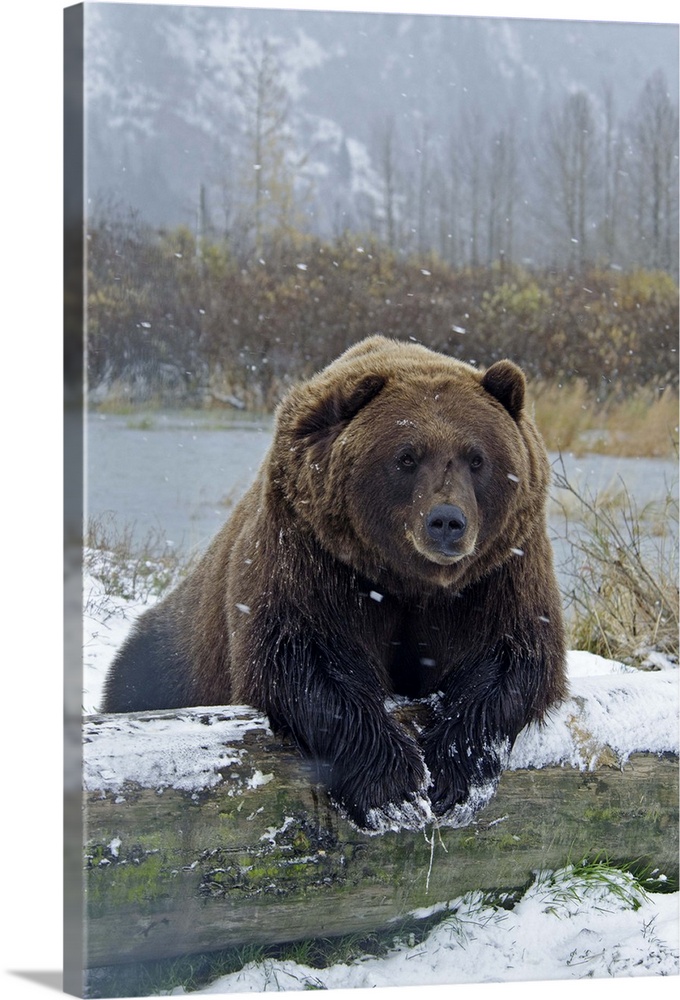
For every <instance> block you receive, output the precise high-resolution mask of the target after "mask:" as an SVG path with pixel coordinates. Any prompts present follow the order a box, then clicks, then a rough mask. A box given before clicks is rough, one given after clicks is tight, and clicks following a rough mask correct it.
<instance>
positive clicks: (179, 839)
mask: <svg viewBox="0 0 680 1000" xmlns="http://www.w3.org/2000/svg"><path fill="white" fill-rule="evenodd" d="M652 676H654V675H638V676H637V677H633V678H628V676H627V675H626V676H622V677H621V679H620V681H618V680H617V681H616V682H613V681H612V680H611V678H608V687H607V692H608V694H607V697H609V698H614V702H615V703H616V694H617V692H618V694H619V695H622V692H623V695H622V696H623V697H624V701H625V703H626V715H627V718H630V719H633V718H636V719H639V718H640V716H641V714H644V712H647V714H651V715H653V717H654V718H653V726H656V731H657V732H658V731H659V729H661V730H663V729H664V727H666V728H667V727H668V725H670V720H672V718H673V716H674V714H675V718H677V685H676V684H675V680H674V678H673V677H670V678H669V677H668V676H666V677H665V684H666V686H665V689H664V691H663V692H661V695H660V697H661V699H662V700H663V704H664V708H663V713H665V715H664V719H662V720H661V725H660V724H659V708H658V704H659V703H658V702H657V701H655V700H654V699H651V701H650V698H649V689H650V687H651V683H652V682H650V681H649V678H650V677H652ZM656 676H657V678H658V677H659V675H656ZM645 678H647V680H646V681H645ZM594 680H595V679H594ZM597 680H599V678H598V679H597ZM658 683H659V682H658V680H657V682H656V684H657V687H658ZM612 685H613V687H612ZM617 685H618V687H617ZM612 691H613V693H612ZM600 695H601V697H600ZM604 697H605V691H604V689H603V691H602V692H600V694H598V691H597V690H590V691H589V692H586V694H583V693H582V692H581V693H578V692H577V693H576V694H573V695H572V697H571V698H570V699H569V701H568V702H567V703H565V705H564V706H563V707H562V708H561V709H560V712H559V713H558V715H557V716H556V717H555V718H554V719H553V720H551V721H550V722H549V724H548V726H547V727H546V728H545V729H544V730H543V731H542V732H539V731H535V732H533V733H528V734H527V735H526V737H524V734H523V737H521V738H520V740H519V741H518V744H517V746H516V750H515V751H514V752H513V759H512V760H511V769H510V770H508V771H506V772H505V773H504V775H503V777H502V779H501V783H500V786H499V789H498V793H497V795H496V796H495V798H494V799H493V800H492V801H491V802H490V803H489V805H488V806H486V807H485V809H484V810H482V812H480V813H479V814H478V816H477V818H476V820H475V821H474V822H473V823H472V824H471V825H469V826H467V827H464V828H459V829H450V828H443V829H435V828H432V827H431V828H429V829H428V830H427V831H425V832H420V833H410V832H405V831H399V832H388V833H385V834H381V835H379V836H370V835H366V834H363V833H359V832H358V831H357V830H356V829H354V828H353V827H352V826H351V825H350V824H349V823H348V822H346V821H345V820H344V819H343V818H342V817H341V816H340V815H339V814H338V813H337V811H336V810H335V809H334V808H333V807H332V806H331V805H330V803H329V802H328V799H327V796H326V794H325V792H324V791H323V789H322V788H321V787H319V786H318V785H316V784H315V783H314V782H313V781H312V780H311V778H310V774H309V770H308V767H307V766H306V764H305V762H304V761H303V760H302V759H301V758H300V756H299V754H298V753H297V751H296V750H295V749H294V748H293V747H291V746H289V745H286V744H284V743H282V742H281V741H280V740H279V739H277V738H276V737H275V736H274V735H273V734H272V733H271V731H270V730H269V727H268V726H267V723H266V720H265V719H264V718H263V717H262V716H259V715H257V713H255V712H254V711H252V710H250V709H247V708H233V707H232V708H227V709H205V708H204V709H187V710H181V711H176V712H155V713H139V714H135V715H128V716H94V717H90V718H88V719H86V720H85V724H84V738H85V753H84V765H85V767H84V782H85V791H84V812H85V830H86V838H85V900H86V927H87V933H86V942H87V943H86V955H85V957H84V965H85V966H86V967H93V966H104V965H113V964H118V963H124V962H132V961H141V960H147V959H155V958H165V957H172V956H176V955H180V954H189V953H194V952H201V951H210V950H214V949H221V948H225V947H229V946H232V945H241V944H244V943H249V942H257V943H275V942H284V941H293V940H297V939H303V938H318V937H329V936H333V935H339V934H344V933H355V932H362V931H363V932H366V931H369V930H375V929H378V928H385V927H387V926H389V925H390V924H391V923H393V922H395V921H396V922H399V921H400V920H403V919H404V918H406V917H407V915H408V914H410V913H412V912H413V911H418V910H421V911H422V909H423V908H431V907H433V906H434V905H436V904H441V903H445V902H446V901H448V900H451V899H454V898H455V897H457V896H460V895H461V894H463V893H465V892H467V891H469V890H473V889H482V890H495V891H498V892H503V891H506V890H507V891H511V890H513V889H517V888H518V887H521V886H523V885H526V884H527V883H528V881H529V880H530V879H531V877H532V873H533V872H535V871H536V870H539V869H542V870H546V869H556V868H559V867H562V866H563V865H565V864H567V863H569V862H570V861H574V862H575V861H579V860H581V859H583V858H584V857H589V858H593V857H595V856H598V857H602V856H606V857H607V858H608V859H609V860H611V861H620V862H626V863H631V862H635V863H637V864H639V865H641V866H648V867H649V868H653V869H657V870H659V871H660V872H661V873H663V874H664V875H665V876H667V877H668V878H669V879H677V874H678V756H677V746H674V747H671V751H672V752H669V750H668V742H669V741H668V738H667V737H666V738H664V739H663V740H662V743H665V744H666V745H664V746H657V747H654V746H651V747H649V748H647V752H638V750H639V749H642V750H644V749H645V748H638V747H636V746H633V749H632V752H631V749H630V746H628V747H622V746H621V741H620V740H619V743H618V745H617V743H616V740H610V741H609V742H607V741H606V739H604V740H603V738H602V736H601V731H602V730H603V729H606V727H605V726H600V727H599V731H598V732H594V731H593V719H594V718H596V716H597V705H598V698H600V700H604ZM619 716H620V713H619ZM613 717H614V718H615V719H616V713H613ZM642 723H644V719H643V720H642ZM617 726H618V729H621V718H620V717H619V719H618V722H617V723H616V725H615V727H614V728H616V727H617ZM623 728H624V729H626V730H627V732H628V735H630V732H631V725H630V724H628V725H625V726H624V727H623ZM632 728H634V727H632ZM641 728H642V729H644V726H643V725H642V726H641ZM617 739H618V737H617ZM633 742H634V740H633ZM546 748H547V749H546ZM650 750H651V752H649V751H650ZM551 756H552V758H553V759H550V758H551ZM532 758H533V760H534V762H535V763H532V762H531V759H532ZM536 763H537V764H539V765H540V766H535V764H536Z"/></svg>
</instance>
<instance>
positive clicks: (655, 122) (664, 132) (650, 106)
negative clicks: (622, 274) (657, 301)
mask: <svg viewBox="0 0 680 1000" xmlns="http://www.w3.org/2000/svg"><path fill="white" fill-rule="evenodd" d="M632 139H633V143H634V152H635V156H634V161H633V172H634V177H635V184H636V188H637V205H638V219H637V222H638V233H639V238H640V239H641V241H643V243H644V244H645V245H646V246H647V248H648V250H647V253H646V255H645V256H646V260H644V261H643V262H644V263H645V264H646V265H647V266H648V267H654V268H663V269H665V270H669V271H673V270H675V269H677V266H678V107H677V105H676V104H673V102H672V100H671V97H670V93H669V89H668V84H667V82H666V78H665V76H664V75H663V73H661V72H657V73H655V74H653V75H652V76H651V77H650V78H649V79H648V80H647V82H646V83H645V86H644V88H643V91H642V94H641V96H640V99H639V101H638V105H637V108H636V111H635V118H634V121H633V127H632Z"/></svg>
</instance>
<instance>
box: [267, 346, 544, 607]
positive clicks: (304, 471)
mask: <svg viewBox="0 0 680 1000" xmlns="http://www.w3.org/2000/svg"><path fill="white" fill-rule="evenodd" d="M524 395H525V382H524V376H523V374H522V372H521V370H520V369H519V368H518V367H517V366H516V365H515V364H513V363H512V362H510V361H498V362H496V363H495V364H493V365H492V366H491V367H490V368H488V369H487V370H486V371H485V372H480V371H478V370H477V369H475V368H473V367H472V366H471V365H467V364H464V363H462V362H460V361H456V360H454V359H452V358H449V357H446V356H444V355H442V354H438V353H435V352H433V351H430V350H428V349H427V348H424V347H422V346H419V345H416V344H410V343H408V344H407V343H405V342H399V341H392V340H388V339H387V338H384V337H371V338H369V339H368V340H365V341H362V342H361V343H360V344H357V345H355V346H354V347H352V348H350V350H348V351H346V352H345V354H343V355H341V357H340V358H338V360H337V361H335V362H333V364H331V365H329V366H328V367H327V368H326V369H324V370H323V371H322V372H320V373H319V374H318V375H317V376H315V377H314V378H312V379H310V380H309V381H308V382H305V383H303V384H302V385H300V386H298V387H296V388H295V389H294V390H293V391H292V392H291V393H290V394H289V396H288V397H287V398H286V400H284V402H283V403H282V405H281V408H280V411H279V414H278V422H277V433H276V437H275V443H274V448H273V452H272V458H273V461H274V468H275V470H276V471H275V473H274V477H273V478H274V480H275V482H276V485H277V488H278V489H279V490H280V491H281V493H282V494H283V496H284V497H285V499H286V501H287V503H288V507H289V509H290V510H291V511H293V512H294V516H295V518H296V519H297V520H298V521H299V522H300V523H301V524H304V525H305V526H306V527H307V529H311V531H312V532H313V534H314V536H315V537H316V539H317V541H318V542H319V543H320V544H321V545H322V546H323V547H324V548H325V549H327V550H328V551H329V552H331V553H332V554H333V555H334V556H335V557H336V558H338V559H340V560H342V561H343V562H345V563H347V564H348V565H351V566H352V567H354V568H355V569H357V570H358V571H360V572H362V573H364V574H365V575H367V576H369V577H370V578H372V579H376V580H378V579H383V580H385V579H386V578H387V582H388V583H389V581H390V580H392V581H393V582H394V581H397V582H398V583H400V584H401V585H402V586H404V585H409V584H410V585H413V584H416V585H418V586H420V587H422V585H423V584H426V585H427V584H430V585H432V586H435V587H441V586H444V587H450V586H452V585H455V587H456V589H457V588H458V587H462V586H465V585H467V583H469V582H470V581H471V580H472V579H474V578H477V577H479V576H480V575H481V574H483V573H484V572H487V571H488V570H489V569H490V568H492V567H493V566H495V565H499V564H500V563H502V562H503V561H504V560H506V559H508V558H511V557H513V555H516V554H517V553H519V552H521V546H522V543H523V541H524V539H526V538H527V537H528V535H529V534H530V533H531V531H532V530H534V529H535V527H536V523H537V518H538V519H540V522H541V526H542V523H543V520H542V519H543V509H544V504H545V495H546V490H547V482H548V464H547V458H546V456H545V450H544V448H543V446H542V444H541V441H540V438H539V436H538V434H537V432H536V429H535V427H534V425H533V423H532V421H531V420H530V419H529V417H528V416H527V414H526V412H525V408H524Z"/></svg>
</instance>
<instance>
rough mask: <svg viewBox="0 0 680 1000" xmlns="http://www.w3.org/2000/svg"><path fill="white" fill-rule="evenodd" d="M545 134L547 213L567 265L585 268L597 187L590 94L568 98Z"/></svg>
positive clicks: (549, 118)
mask: <svg viewBox="0 0 680 1000" xmlns="http://www.w3.org/2000/svg"><path fill="white" fill-rule="evenodd" d="M544 134H545V146H544V157H543V163H542V179H543V182H544V188H545V191H546V194H547V205H546V207H547V209H548V214H552V217H553V221H554V223H555V228H556V230H557V234H558V237H561V239H562V241H563V242H564V241H567V246H568V249H567V253H566V258H567V261H568V263H569V264H570V265H571V266H577V267H583V266H584V265H585V264H586V262H587V261H588V255H589V249H590V248H589V246H588V242H589V241H588V232H589V229H590V226H591V224H593V223H594V203H595V195H596V185H597V173H596V166H597V133H596V125H595V116H594V112H593V106H592V100H591V98H590V97H589V95H588V94H586V93H584V92H583V91H577V92H576V93H573V94H570V95H569V96H568V97H567V98H566V99H565V100H564V102H563V104H562V106H561V108H560V109H559V112H558V113H557V114H554V115H548V116H547V117H546V119H545V126H544ZM558 256H562V255H559V254H558Z"/></svg>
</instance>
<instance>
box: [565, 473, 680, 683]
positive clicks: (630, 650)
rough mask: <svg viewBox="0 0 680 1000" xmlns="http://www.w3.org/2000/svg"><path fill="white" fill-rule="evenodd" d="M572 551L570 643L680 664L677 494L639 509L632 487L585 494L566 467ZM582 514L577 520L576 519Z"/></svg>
mask: <svg viewBox="0 0 680 1000" xmlns="http://www.w3.org/2000/svg"><path fill="white" fill-rule="evenodd" d="M555 481H556V485H557V487H558V488H560V489H561V490H564V491H565V505H564V512H565V516H566V518H567V539H568V541H569V543H570V546H571V566H570V573H571V586H570V588H569V591H568V593H567V594H566V597H567V605H568V626H569V630H570V636H569V642H570V645H571V647H572V648H575V649H586V650H589V651H590V652H593V653H598V654H599V655H601V656H605V657H608V658H610V659H614V660H619V661H621V662H624V663H629V664H631V665H633V666H645V667H650V666H651V667H653V666H654V664H655V655H660V656H662V657H664V658H667V659H669V660H671V661H674V662H677V660H678V653H679V650H678V629H679V626H680V614H679V607H678V603H679V602H678V553H677V543H678V500H677V497H676V495H675V493H674V491H673V490H671V489H670V488H668V489H667V491H666V496H665V497H664V498H663V499H662V500H661V501H659V502H658V503H654V504H648V505H646V506H645V507H644V508H642V509H638V507H637V505H636V504H635V501H634V500H633V499H632V498H631V496H630V495H629V494H628V492H627V491H626V490H625V489H622V491H621V492H620V493H619V494H618V495H616V496H614V495H612V496H609V497H597V498H596V497H593V496H590V495H584V494H582V493H579V492H578V491H577V489H576V488H575V487H574V486H573V485H572V484H571V483H570V482H569V480H568V479H567V477H566V475H565V473H564V469H563V470H562V472H561V473H558V474H557V475H556V477H555ZM576 513H577V517H576V519H575V520H574V519H573V517H572V516H573V515H574V514H576Z"/></svg>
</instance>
